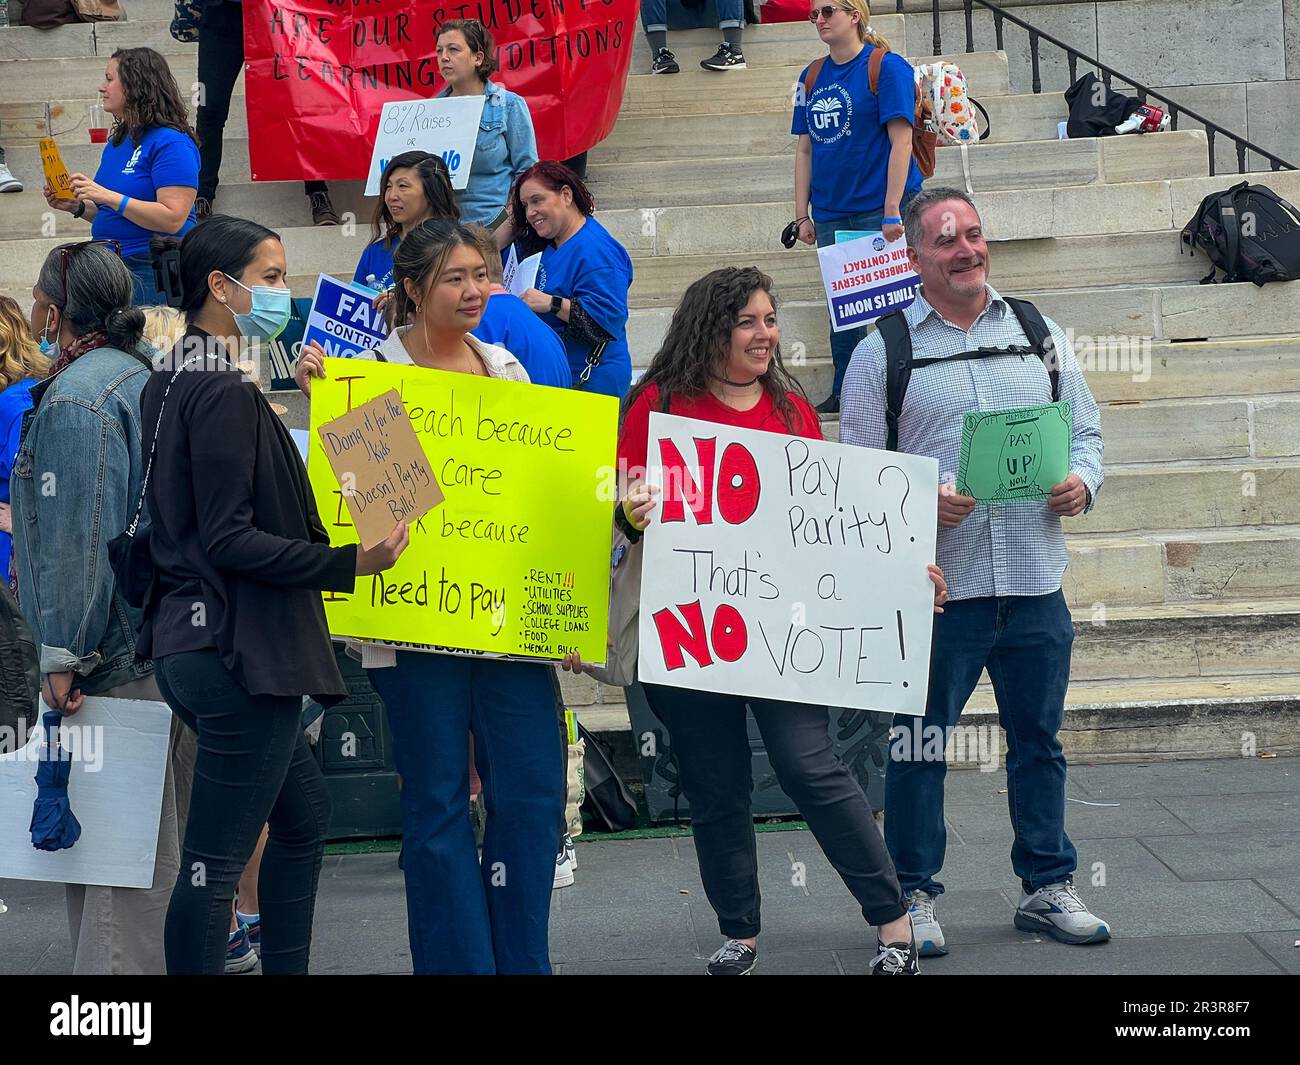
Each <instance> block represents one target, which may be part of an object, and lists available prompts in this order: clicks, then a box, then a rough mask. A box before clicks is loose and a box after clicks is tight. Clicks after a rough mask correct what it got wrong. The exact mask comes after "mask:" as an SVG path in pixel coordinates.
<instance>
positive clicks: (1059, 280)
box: [631, 231, 1294, 332]
mask: <svg viewBox="0 0 1300 1065" xmlns="http://www.w3.org/2000/svg"><path fill="white" fill-rule="evenodd" d="M801 247H802V246H801ZM1179 251H1180V243H1179V237H1178V234H1177V233H1174V232H1172V231H1170V232H1166V233H1127V234H1116V235H1112V236H1088V237H1061V238H1057V239H1052V238H1047V239H1039V240H1023V241H1011V242H1006V243H1004V244H1002V245H1000V246H999V247H998V248H997V249H996V251H994V252H993V253H992V254H991V256H990V258H991V271H990V275H991V276H990V280H991V281H992V283H993V284H994V285H996V286H997V287H998V289H999V291H1005V292H1008V293H1016V292H1020V291H1022V290H1027V289H1031V288H1042V287H1046V288H1048V289H1061V288H1065V287H1067V286H1070V287H1077V288H1090V287H1097V288H1107V289H1111V288H1114V287H1115V286H1116V285H1125V284H1128V285H1137V284H1142V283H1147V284H1150V283H1152V282H1155V283H1177V282H1182V283H1186V282H1191V281H1195V280H1197V279H1198V278H1200V277H1201V276H1203V275H1204V273H1205V271H1206V269H1207V262H1206V260H1205V259H1204V258H1203V257H1199V256H1192V255H1188V254H1186V253H1183V254H1181V255H1180V254H1179ZM632 262H633V266H634V268H635V271H636V279H635V281H634V282H633V284H632V292H631V301H632V306H634V307H654V306H673V305H675V304H676V302H677V300H678V298H679V297H680V296H681V294H682V292H683V290H684V289H685V288H686V286H687V285H689V284H690V283H691V282H692V281H694V280H696V279H697V278H700V277H703V276H704V275H705V274H706V273H708V272H709V271H710V270H713V269H715V268H716V267H718V266H721V265H723V262H720V261H719V258H718V256H716V255H674V256H646V255H633V256H632ZM745 263H746V265H753V266H756V267H758V268H759V269H760V270H762V271H763V272H764V273H766V274H768V275H770V276H771V277H772V278H773V280H774V281H775V282H776V286H777V290H778V292H779V293H780V295H781V297H782V298H783V299H786V300H810V301H811V300H816V299H818V298H819V297H820V296H821V295H822V294H823V291H824V290H823V288H822V280H821V272H820V270H819V269H818V266H817V256H816V254H815V253H814V252H813V251H812V250H810V249H804V250H791V251H784V250H781V251H772V252H761V253H754V254H749V255H746V256H745ZM1044 313H1050V312H1047V311H1046V309H1044ZM1053 317H1054V316H1053ZM1291 328H1294V323H1292V326H1291ZM818 331H819V332H820V331H821V330H820V329H819V330H818Z"/></svg>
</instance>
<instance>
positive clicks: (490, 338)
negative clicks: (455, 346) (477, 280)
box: [470, 292, 573, 388]
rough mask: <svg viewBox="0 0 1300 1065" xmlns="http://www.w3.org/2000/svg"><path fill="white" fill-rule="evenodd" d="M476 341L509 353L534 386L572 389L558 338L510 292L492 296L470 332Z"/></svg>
mask: <svg viewBox="0 0 1300 1065" xmlns="http://www.w3.org/2000/svg"><path fill="white" fill-rule="evenodd" d="M470 332H471V333H473V334H474V335H475V336H476V337H478V338H479V340H482V341H483V342H484V343H487V344H497V345H499V346H500V347H503V348H505V349H506V351H508V352H510V354H511V355H513V356H514V357H515V358H516V359H518V360H519V361H520V362H521V363H523V365H524V369H525V370H527V371H528V380H530V381H531V382H532V383H533V384H535V385H549V386H550V387H552V388H572V387H573V374H572V373H571V372H570V370H569V358H568V355H567V354H566V353H565V350H564V345H563V344H562V343H560V338H559V335H558V334H557V333H556V332H555V331H554V330H553V329H551V328H550V327H549V326H547V324H546V323H545V322H543V321H542V320H541V319H540V318H538V317H537V315H536V314H534V313H533V311H532V310H531V309H529V306H528V304H526V303H525V302H524V301H523V300H521V299H520V298H519V297H518V296H516V295H514V294H513V293H511V292H494V293H493V294H492V295H491V296H490V297H489V298H488V301H487V306H486V307H484V308H483V320H482V321H481V322H479V324H478V326H477V327H475V328H474V329H471V330H470Z"/></svg>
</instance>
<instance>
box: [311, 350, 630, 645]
mask: <svg viewBox="0 0 1300 1065" xmlns="http://www.w3.org/2000/svg"><path fill="white" fill-rule="evenodd" d="M325 373H326V378H325V379H324V380H316V381H313V382H312V392H311V432H310V433H309V450H308V454H307V469H308V476H309V478H310V480H311V485H312V491H313V493H314V495H315V497H316V506H317V509H318V510H319V511H320V515H321V520H322V521H323V522H324V524H325V527H326V529H328V530H329V534H330V541H331V543H334V544H342V543H354V542H356V540H357V535H356V530H355V529H354V528H353V525H352V520H351V517H350V515H349V512H348V508H347V506H346V504H345V501H344V496H343V491H342V489H341V488H340V487H339V483H338V481H337V479H336V478H335V476H334V473H333V471H332V470H331V468H330V464H329V462H328V461H327V460H326V456H325V453H324V451H323V449H322V445H321V440H320V434H319V429H320V427H321V426H323V425H325V424H326V423H327V422H331V421H333V420H334V419H336V418H338V417H340V416H342V415H344V414H346V413H347V412H348V411H349V410H351V409H353V408H354V407H358V406H360V405H362V404H364V403H366V402H368V401H370V400H372V399H374V398H375V397H376V396H379V395H382V394H383V393H385V392H387V391H388V390H389V389H396V391H397V394H398V396H399V397H400V398H401V401H402V404H403V406H404V407H405V408H406V412H407V414H408V416H409V417H410V421H411V425H412V427H413V428H414V429H415V433H416V436H417V437H418V438H419V441H420V445H421V446H422V447H423V449H424V453H425V455H426V456H427V457H428V459H429V463H430V465H431V467H432V472H433V475H434V477H435V478H436V479H437V482H438V484H439V485H441V487H442V491H443V494H444V496H445V501H444V502H443V503H442V505H441V506H439V507H438V508H437V509H436V510H433V511H431V512H430V513H428V514H425V515H424V516H423V517H422V518H420V519H419V520H418V521H416V522H414V523H413V524H412V525H411V545H410V547H408V548H407V549H406V552H405V553H404V554H403V555H402V557H401V558H400V559H399V560H398V562H397V565H395V566H394V567H393V568H392V569H391V570H389V571H388V572H386V573H381V574H377V575H375V576H372V577H359V578H358V579H357V584H356V588H355V590H354V591H353V593H352V594H351V595H343V594H340V593H337V592H327V593H326V594H325V597H324V598H325V613H326V617H327V619H328V621H329V627H330V632H332V633H333V634H334V635H336V636H352V637H356V638H361V639H373V640H385V641H392V642H397V643H416V644H426V645H431V646H437V647H449V648H461V649H464V650H471V651H489V652H494V653H497V654H508V655H518V656H522V657H528V658H540V659H552V660H553V659H558V658H561V657H563V656H564V655H565V654H567V653H569V652H570V651H577V652H579V653H580V654H581V655H582V657H583V658H584V659H586V660H587V661H592V662H600V661H603V660H604V657H605V631H606V626H607V620H608V619H607V615H608V608H609V537H610V522H611V520H612V517H613V494H612V491H611V489H612V485H613V483H614V477H613V470H614V463H615V447H616V443H617V427H618V402H617V400H615V399H614V398H612V397H610V396H601V395H595V394H592V393H587V392H576V391H571V390H567V389H560V388H545V387H542V386H539V385H525V384H520V383H519V382H516V381H501V380H496V379H493V378H484V377H474V376H472V375H469V374H459V373H448V372H444V371H442V370H430V369H425V368H423V367H418V366H414V367H413V366H397V365H394V364H393V363H382V362H371V361H369V360H363V359H326V360H325Z"/></svg>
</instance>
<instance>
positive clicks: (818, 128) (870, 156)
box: [790, 47, 921, 221]
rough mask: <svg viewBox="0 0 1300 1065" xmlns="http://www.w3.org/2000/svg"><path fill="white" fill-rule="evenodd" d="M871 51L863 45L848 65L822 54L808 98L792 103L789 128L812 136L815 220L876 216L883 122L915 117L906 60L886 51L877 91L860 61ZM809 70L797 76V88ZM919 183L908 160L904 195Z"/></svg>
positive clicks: (882, 186)
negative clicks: (792, 118)
mask: <svg viewBox="0 0 1300 1065" xmlns="http://www.w3.org/2000/svg"><path fill="white" fill-rule="evenodd" d="M873 50H874V49H873V48H871V47H864V48H863V49H862V51H861V52H859V53H858V54H857V55H856V56H855V57H854V58H852V59H850V60H849V61H848V62H847V63H836V62H833V61H832V60H831V59H830V57H829V56H828V57H827V59H826V62H825V63H823V64H822V69H821V71H820V73H818V75H817V81H816V83H815V84H814V85H813V90H812V92H811V93H809V94H808V98H807V99H806V100H805V101H804V102H803V103H802V104H801V105H796V106H795V109H794V121H793V123H792V124H791V128H790V132H791V133H793V134H794V135H795V136H799V135H800V134H804V133H806V134H807V135H808V139H809V140H810V141H811V142H812V187H811V190H810V192H811V195H810V197H809V198H810V200H811V205H812V212H813V217H814V218H815V219H817V220H818V221H826V220H827V219H831V218H843V217H845V216H846V215H852V214H878V213H879V212H881V211H883V210H884V208H885V192H886V186H887V185H888V181H889V150H890V144H889V131H888V129H886V128H885V126H886V123H887V122H889V121H890V120H891V119H894V118H904V119H906V120H907V123H908V125H911V123H912V120H913V118H914V117H915V115H916V80H915V75H914V74H913V73H912V65H911V64H910V63H909V62H908V61H907V60H906V59H904V58H903V57H902V56H901V55H898V54H897V53H895V52H890V53H889V54H888V55H886V56H885V58H884V60H883V62H881V64H880V82H879V84H878V86H877V88H878V89H879V90H880V94H879V96H877V95H875V94H874V93H872V91H871V86H870V84H869V82H868V78H867V63H868V61H869V60H870V58H871V53H872V51H873ZM807 74H808V68H807V67H805V68H804V70H803V72H802V73H801V74H800V75H799V85H800V87H802V86H803V82H804V78H805V77H806V76H807ZM920 187H921V171H920V170H919V169H918V168H917V165H916V160H915V159H913V160H912V161H911V163H910V165H909V166H908V171H907V184H906V186H905V187H904V189H903V193H904V195H906V194H907V193H909V192H913V191H914V190H916V189H919V188H920Z"/></svg>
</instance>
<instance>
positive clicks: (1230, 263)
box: [1211, 182, 1246, 281]
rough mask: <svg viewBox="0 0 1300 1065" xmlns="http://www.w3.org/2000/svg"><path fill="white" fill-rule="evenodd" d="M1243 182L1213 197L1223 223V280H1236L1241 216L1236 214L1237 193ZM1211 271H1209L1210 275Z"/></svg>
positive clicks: (1243, 185)
mask: <svg viewBox="0 0 1300 1065" xmlns="http://www.w3.org/2000/svg"><path fill="white" fill-rule="evenodd" d="M1245 184H1246V183H1245V182H1242V184H1240V185H1234V186H1233V187H1232V188H1230V189H1229V190H1228V191H1227V192H1221V193H1219V195H1218V196H1217V197H1216V198H1215V203H1216V204H1217V206H1218V208H1219V221H1220V222H1221V223H1222V224H1223V240H1224V243H1225V245H1226V248H1225V249H1224V250H1225V254H1226V258H1227V262H1226V263H1225V264H1224V267H1223V271H1224V274H1225V275H1226V276H1225V277H1224V280H1225V281H1236V280H1237V263H1238V262H1240V261H1241V218H1240V217H1239V216H1238V214H1237V202H1236V201H1237V193H1238V192H1239V191H1240V190H1241V189H1242V188H1244V187H1245ZM1212 274H1213V271H1211V275H1212Z"/></svg>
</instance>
